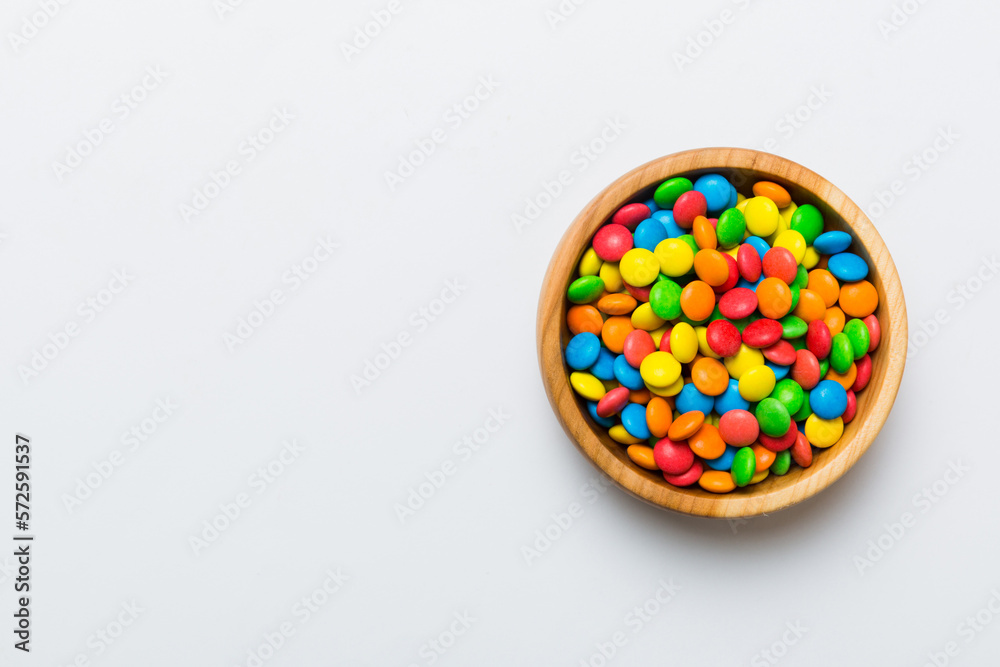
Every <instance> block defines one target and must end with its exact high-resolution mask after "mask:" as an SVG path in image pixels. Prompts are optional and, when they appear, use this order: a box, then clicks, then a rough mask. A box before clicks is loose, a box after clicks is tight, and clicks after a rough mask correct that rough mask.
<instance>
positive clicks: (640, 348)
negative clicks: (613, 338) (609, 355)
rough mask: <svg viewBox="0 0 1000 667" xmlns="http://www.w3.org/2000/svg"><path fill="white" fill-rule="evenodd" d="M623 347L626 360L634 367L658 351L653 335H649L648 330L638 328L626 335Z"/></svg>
mask: <svg viewBox="0 0 1000 667" xmlns="http://www.w3.org/2000/svg"><path fill="white" fill-rule="evenodd" d="M622 347H623V349H622V353H623V354H624V355H625V361H627V362H628V365H629V366H631V367H632V368H639V364H641V363H642V360H643V359H645V358H646V357H648V356H649V355H651V354H652V353H654V352H656V343H654V342H653V337H652V336H650V335H649V332H648V331H643V330H642V329H636V330H635V331H633V332H632V333H630V334H629V335H628V336H625V343H624V345H623V346H622Z"/></svg>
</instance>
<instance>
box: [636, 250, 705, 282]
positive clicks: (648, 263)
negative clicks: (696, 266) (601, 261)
mask: <svg viewBox="0 0 1000 667" xmlns="http://www.w3.org/2000/svg"><path fill="white" fill-rule="evenodd" d="M692 261H693V260H692ZM618 270H619V271H621V274H622V279H623V280H624V281H625V282H627V283H628V284H629V285H632V286H634V287H643V286H645V285H648V284H650V283H651V282H653V281H654V280H656V277H657V276H658V275H660V262H659V260H657V259H656V256H655V255H654V254H653V253H651V252H650V251H648V250H646V249H645V248H632V249H631V250H629V251H628V252H627V253H625V256H624V257H622V260H621V261H620V262H618Z"/></svg>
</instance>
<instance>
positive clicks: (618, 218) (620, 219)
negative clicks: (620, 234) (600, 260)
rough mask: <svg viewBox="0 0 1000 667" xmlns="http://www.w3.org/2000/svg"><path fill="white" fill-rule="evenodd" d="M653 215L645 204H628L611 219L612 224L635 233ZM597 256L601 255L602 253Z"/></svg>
mask: <svg viewBox="0 0 1000 667" xmlns="http://www.w3.org/2000/svg"><path fill="white" fill-rule="evenodd" d="M651 213H652V212H651V211H650V210H649V207H648V206H646V205H645V204H628V205H627V206H622V207H621V208H620V209H618V212H617V213H615V215H614V217H612V218H611V222H613V223H615V224H619V225H624V226H625V227H628V228H629V230H631V231H635V228H636V227H637V226H638V225H639V223H640V222H642V221H643V220H645V219H646V218H648V217H649V216H650V215H651ZM597 254H598V255H600V252H598V253H597ZM611 261H615V260H611Z"/></svg>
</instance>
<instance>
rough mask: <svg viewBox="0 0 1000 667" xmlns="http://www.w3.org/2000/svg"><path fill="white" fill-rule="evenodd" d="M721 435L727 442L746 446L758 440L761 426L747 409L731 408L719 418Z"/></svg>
mask: <svg viewBox="0 0 1000 667" xmlns="http://www.w3.org/2000/svg"><path fill="white" fill-rule="evenodd" d="M719 435H720V436H722V439H723V440H725V441H726V443H727V444H730V445H733V446H734V447H745V446H747V445H752V444H753V443H755V442H756V441H757V436H758V435H760V426H759V425H758V424H757V418H756V417H754V416H753V415H752V414H750V413H749V412H747V411H746V410H730V411H728V412H726V413H725V414H724V415H722V416H721V417H720V418H719Z"/></svg>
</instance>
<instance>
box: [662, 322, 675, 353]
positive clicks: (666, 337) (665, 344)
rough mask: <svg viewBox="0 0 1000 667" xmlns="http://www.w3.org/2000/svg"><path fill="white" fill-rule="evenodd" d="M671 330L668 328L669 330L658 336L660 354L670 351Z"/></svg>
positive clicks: (671, 328)
mask: <svg viewBox="0 0 1000 667" xmlns="http://www.w3.org/2000/svg"><path fill="white" fill-rule="evenodd" d="M673 330H674V328H673V327H670V328H669V329H667V330H666V331H664V332H663V335H662V336H660V352H669V351H670V333H671V332H672V331H673Z"/></svg>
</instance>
